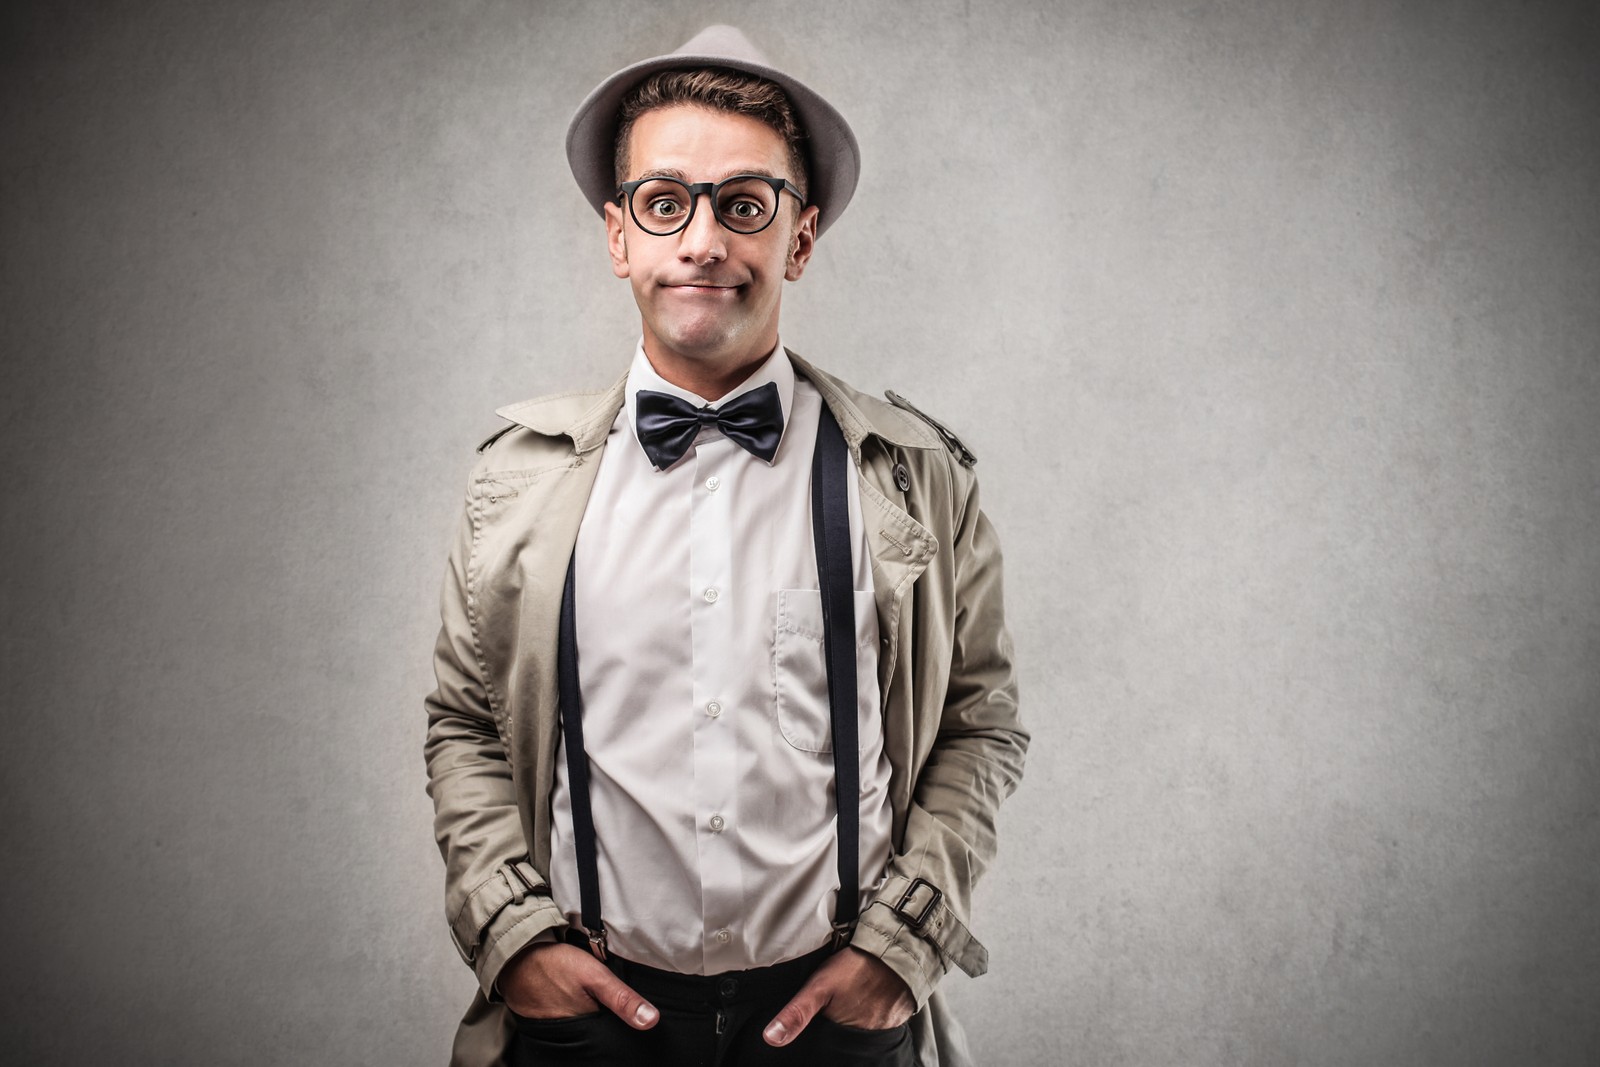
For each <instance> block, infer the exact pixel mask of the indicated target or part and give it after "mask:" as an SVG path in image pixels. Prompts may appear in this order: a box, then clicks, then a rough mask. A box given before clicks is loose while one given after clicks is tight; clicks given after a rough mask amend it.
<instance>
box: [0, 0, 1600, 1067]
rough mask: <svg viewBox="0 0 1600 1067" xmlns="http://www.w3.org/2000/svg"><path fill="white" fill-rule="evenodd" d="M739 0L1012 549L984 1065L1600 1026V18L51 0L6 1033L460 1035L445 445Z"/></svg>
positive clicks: (1553, 1034) (611, 349)
mask: <svg viewBox="0 0 1600 1067" xmlns="http://www.w3.org/2000/svg"><path fill="white" fill-rule="evenodd" d="M719 20H727V21H734V22H737V23H739V24H741V25H743V26H744V27H745V28H746V29H747V30H748V31H749V32H750V33H751V34H752V35H753V36H754V37H755V38H756V39H757V40H758V41H760V42H761V43H762V44H763V45H764V46H765V47H766V48H767V49H768V51H769V52H770V53H771V54H772V55H773V56H774V58H775V59H776V60H777V61H778V62H779V63H780V65H786V66H788V67H790V68H791V69H793V70H795V71H796V72H797V73H799V74H801V75H802V76H803V77H806V78H807V79H808V80H810V81H811V82H812V83H813V84H814V85H816V86H818V87H819V88H821V89H822V90H823V91H824V92H825V93H827V94H829V95H830V96H831V97H832V98H833V99H834V100H835V102H836V103H837V104H838V106H839V107H840V108H841V110H843V111H844V113H845V114H846V115H847V116H849V117H850V118H851V120H852V121H853V122H854V123H855V124H856V128H857V132H858V133H859V135H860V138H861V141H862V144H863V146H864V148H865V152H866V160H865V174H864V178H863V181H862V185H861V188H860V191H859V193H858V196H857V199H856V201H855V203H854V204H853V205H852V207H851V209H850V211H849V213H848V215H847V216H846V217H845V219H844V220H843V221H842V223H841V225H839V226H838V227H837V228H836V229H835V230H833V231H832V232H830V234H829V235H828V236H827V237H826V238H825V239H824V240H823V241H822V242H821V244H820V246H819V250H818V255H817V258H816V260H815V261H814V262H813V265H812V268H811V270H810V272H809V273H808V275H807V277H806V278H805V280H804V281H803V282H801V283H800V284H799V285H798V286H796V287H794V288H793V289H792V290H791V292H790V294H789V297H788V301H789V302H788V305H787V307H786V324H787V325H786V328H785V337H786V339H787V340H788V341H789V343H790V344H791V345H792V346H794V347H796V348H797V349H798V350H800V351H801V352H803V353H805V354H807V355H808V356H810V357H812V358H814V359H816V360H817V361H818V362H820V363H822V364H823V365H824V366H827V367H830V368H832V369H834V370H836V371H838V372H840V373H842V374H843V375H844V376H845V377H847V378H849V379H851V380H853V381H855V382H856V383H858V384H860V385H862V386H863V387H866V388H870V389H874V390H877V389H882V388H885V387H892V388H895V389H897V390H899V391H901V392H904V393H906V394H907V395H909V396H911V397H912V398H913V399H914V400H915V401H916V402H917V403H918V404H919V405H921V406H923V407H925V408H926V409H927V410H929V411H932V412H934V413H936V414H938V415H939V416H941V417H943V418H945V419H946V420H947V421H948V422H950V423H951V424H952V425H953V426H954V427H955V428H956V429H957V430H958V432H961V433H962V434H963V436H965V437H966V439H967V440H968V441H969V443H970V444H971V445H972V446H973V448H974V450H975V451H976V452H977V453H978V454H979V455H980V457H981V458H982V462H981V464H980V467H979V470H980V472H981V474H982V476H983V479H984V492H985V502H986V505H987V508H988V509H989V511H990V513H991V515H992V516H993V518H994V520H995V522H996V524H997V525H998V527H999V529H1000V531H1001V534H1002V537H1003V539H1004V541H1005V543H1006V546H1007V550H1008V556H1007V558H1008V576H1009V580H1010V610H1011V615H1012V618H1013V628H1014V631H1015V634H1016V638H1017V648H1018V652H1019V655H1020V657H1021V663H1022V682H1023V687H1024V698H1025V702H1026V712H1027V716H1028V719H1029V722H1030V724H1031V726H1032V727H1033V728H1034V730H1035V734H1036V740H1035V749H1034V754H1033V756H1032V759H1031V761H1030V769H1029V776H1028V779H1027V781H1026V782H1025V783H1024V786H1023V789H1022V791H1021V792H1020V793H1019V794H1018V796H1017V797H1016V798H1015V799H1014V801H1013V802H1012V803H1011V805H1010V806H1008V807H1007V809H1006V811H1005V813H1004V825H1003V830H1004V838H1003V842H1004V845H1003V847H1004V851H1003V854H1002V857H1001V861H1000V864H999V867H998V868H997V870H996V872H995V874H994V875H993V877H992V879H991V880H990V881H989V882H987V883H986V884H985V888H984V891H983V893H982V896H981V901H982V908H981V911H980V914H979V917H978V920H977V932H978V936H979V937H980V938H982V939H983V940H984V941H985V942H986V943H987V944H988V946H989V947H990V949H991V951H992V953H993V967H992V973H991V974H990V976H989V977H987V978H985V979H983V980H981V981H968V980H966V979H963V978H960V977H959V976H957V977H952V978H951V979H950V980H949V982H948V985H947V988H949V989H950V991H951V993H952V995H953V997H954V998H955V1000H956V1002H957V1004H958V1005H960V1006H961V1007H962V1008H963V1009H964V1011H965V1014H966V1019H967V1021H968V1025H969V1029H970V1033H971V1036H972V1039H973V1042H974V1045H975V1047H976V1048H978V1049H980V1050H983V1051H984V1052H985V1057H986V1060H987V1062H989V1063H993V1064H1000V1065H1012V1064H1016V1065H1022V1064H1038V1065H1053V1064H1060V1063H1073V1064H1087V1065H1098V1067H1113V1065H1152V1064H1185V1065H1188V1064H1218V1065H1221V1064H1262V1065H1269V1064H1270V1065H1277V1064H1328V1065H1352V1067H1354V1065H1371V1064H1429V1065H1431V1064H1439V1065H1446V1064H1449V1065H1460V1064H1511V1063H1517V1064H1522V1063H1540V1064H1589V1063H1594V1062H1597V1061H1600V1022H1597V1020H1600V978H1597V977H1596V974H1597V969H1600V904H1597V901H1600V597H1597V592H1600V525H1597V522H1600V416H1597V414H1596V412H1597V402H1600V341H1597V340H1596V336H1597V329H1600V301H1597V299H1596V294H1600V213H1597V211H1596V207H1595V205H1596V203H1597V202H1600V158H1597V157H1600V139H1597V134H1600V65H1597V64H1596V62H1595V57H1596V55H1597V54H1600V20H1597V18H1596V16H1595V14H1594V13H1593V9H1592V8H1590V7H1588V6H1587V5H1577V4H1570V5H1560V4H1540V3H1509V2H1508V3H1486V2H1477V3H1444V2H1414V3H1404V2H1400V0H1357V2H1352V3H1335V2H1332V0H1320V2H1307V3H1299V4H1293V3H1286V2H1270V0H1236V2H1226V0H1222V2H1214V3H1204V4H1188V3H1176V2H1170V0H1162V2H1151V3H1124V2H1113V0H1099V2H1096V0H1088V2H1084V3H1077V4H1072V5H1043V4H1021V3H998V2H997V3H987V4H967V3H958V2H955V0H938V2H934V3H929V4H923V5H917V6H916V7H914V8H913V7H909V6H907V7H891V6H889V5H873V4H864V3H849V2H842V0H822V2H817V3H812V4H809V5H801V4H794V3H775V2H769V0H746V2H742V3H722V2H708V3H692V4H691V3H658V4H642V3H620V2H614V0H613V2H600V3H581V4H580V3H566V4H529V3H521V4H519V3H512V2H509V0H502V2H481V3H477V2H455V3H434V2H422V0H405V2H395V3H384V4H377V3H359V2H355V0H335V2H327V3H311V2H308V0H283V2H275V3H259V4H256V3H249V4H247V3H235V4H214V3H185V2H179V0H146V2H143V3H138V4H132V3H100V4H90V3H84V4H77V5H71V6H70V7H69V6H68V5H53V4H41V3H31V4H30V3H12V4H8V5H6V6H5V9H4V14H0V55H3V74H0V86H3V88H0V118H3V145H0V183H3V184H0V191H3V214H0V220H3V223H0V225H3V229H0V309H3V315H0V345H3V352H4V360H3V366H0V383H3V388H0V411H3V419H4V424H3V425H4V447H3V451H0V479H3V482H0V484H3V491H4V500H5V509H4V520H3V527H0V546H3V549H4V551H3V557H0V558H3V560H4V564H3V568H4V570H3V579H0V581H3V585H0V589H3V593H4V606H5V611H4V642H3V645H0V667H3V678H0V694H3V701H4V711H3V714H4V725H5V727H6V734H5V737H6V739H5V742H4V746H3V750H4V753H5V757H4V771H3V777H0V782H3V785H0V811H3V812H4V839H3V847H4V852H3V855H4V863H3V868H4V875H3V881H0V886H3V888H0V960H3V961H4V963H3V965H0V982H3V985H0V1005H3V1007H0V1044H3V1046H4V1047H5V1048H6V1049H7V1053H6V1056H5V1058H6V1059H7V1060H8V1061H11V1062H17V1063H29V1064H78V1063H87V1062H99V1061H101V1060H111V1061H115V1062H122V1063H138V1064H202V1063H203V1064H233V1063H238V1064H304V1063H319V1064H320V1063H327V1064H366V1063H384V1064H430V1063H440V1062H443V1059H444V1056H445V1052H446V1049H447V1047H448V1042H449V1038H450V1032H451V1028H452V1025H453V1020H454V1019H455V1017H456V1016H457V1014H458V1013H459V1010H460V1008H461V1007H462V1006H463V1005H464V1003H465V1001H466V999H467V997H468V995H469V993H470V988H471V981H470V978H469V976H468V973H467V971H466V969H465V968H463V967H462V966H461V965H460V964H459V962H458V961H457V960H456V958H455V956H454V953H453V951H452V950H451V948H450V947H449V944H448V942H447V940H446V934H445V930H444V926H443V923H442V922H441V914H440V896H439V889H440V863H439V860H438V857H437V853H436V852H435V850H434V846H433V844H432V840H431V834H430V823H429V820H430V814H431V809H430V807H429V804H428V802H427V799H426V798H425V797H424V795H423V793H422V767H421V758H420V744H421V737H422V728H423V716H422V709H421V698H422V696H423V694H424V693H425V692H427V690H428V689H429V688H430V687H431V678H430V673H429V649H430V647H431V641H432V636H433V630H434V627H435V625H436V623H435V614H434V612H435V606H434V600H435V594H436V590H437V587H438V582H439V579H440V577H441V574H442V562H443V553H444V549H445V545H446V541H447V536H448V531H449V529H450V526H451V523H452V521H453V518H454V513H455V507H456V504H457V501H458V499H459V495H460V489H461V485H462V478H463V476H464V474H465V472H466V469H467V467H468V466H469V464H470V462H471V460H472V448H473V446H474V445H475V444H476V443H477V441H478V440H479V439H480V437H481V436H483V435H485V434H487V433H488V432H489V431H490V430H492V429H493V428H495V427H496V426H497V425H498V421H497V420H496V419H494V418H493V416H492V415H491V411H492V409H493V408H494V407H495V406H497V405H498V404H500V403H504V402H507V401H509V400H512V399H519V398H521V397H525V396H530V395H533V394H536V393H539V392H544V391H549V390H555V389H562V388H571V387H579V386H584V385H590V384H595V383H603V382H607V381H609V380H611V378H612V376H613V375H615V374H616V373H618V372H619V371H620V369H621V368H622V366H623V365H624V362H625V360H626V357H627V350H628V346H629V345H630V344H631V341H632V338H633V336H634V334H635V331H636V329H637V321H636V319H635V317H634V313H633V309H632V305H631V302H630V300H629V297H628V294H627V289H626V287H625V285H623V283H620V282H617V281H615V280H614V279H613V278H611V276H610V274H609V271H608V270H607V267H606V260H605V255H604V250H603V247H602V241H601V238H600V229H599V224H598V222H597V221H596V220H595V219H594V218H593V217H592V216H590V215H588V214H587V213H586V209H585V207H584V205H583V203H582V201H581V199H580V197H579V196H578V194H577V191H576V188H575V186H574V185H573V183H572V181H571V179H570V177H569V175H568V173H567V171H566V167H565V162H564V158H563V156H562V150H561V145H562V136H563V133H564V129H565V124H566V121H567V118H568V116H569V115H570V113H571V111H572V109H573V107H574V106H575V105H576V103H577V102H578V100H580V99H581V98H582V96H583V95H584V93H586V92H587V90H588V89H589V88H590V87H591V86H592V85H593V84H594V83H595V82H597V81H598V80H599V79H600V78H601V77H603V76H604V75H606V74H607V73H609V72H610V71H611V70H613V69H615V68H616V67H618V66H620V65H622V64H623V63H625V62H627V61H631V60H633V59H636V58H641V57H643V56H646V55H650V54H654V53H656V52H659V51H662V50H665V49H666V48H668V47H670V46H672V45H675V44H676V43H677V42H679V41H681V40H683V39H684V38H686V37H687V36H689V34H690V33H692V32H693V31H694V30H696V29H698V28H699V27H700V26H701V25H703V24H704V23H706V22H710V21H719Z"/></svg>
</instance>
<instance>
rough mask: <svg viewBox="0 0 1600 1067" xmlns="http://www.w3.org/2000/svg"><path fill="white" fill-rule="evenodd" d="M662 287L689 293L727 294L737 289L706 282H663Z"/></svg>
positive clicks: (731, 286) (736, 287)
mask: <svg viewBox="0 0 1600 1067" xmlns="http://www.w3.org/2000/svg"><path fill="white" fill-rule="evenodd" d="M663 285H664V286H665V287H666V288H668V289H681V290H684V291H687V292H690V293H727V292H732V291H733V290H735V289H738V288H739V287H738V286H737V285H721V284H718V283H716V282H706V281H693V282H665V283H663Z"/></svg>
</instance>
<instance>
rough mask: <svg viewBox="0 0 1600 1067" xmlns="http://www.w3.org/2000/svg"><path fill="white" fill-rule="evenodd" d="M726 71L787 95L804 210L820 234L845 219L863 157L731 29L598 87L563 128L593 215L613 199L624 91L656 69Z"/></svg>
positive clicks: (814, 102)
mask: <svg viewBox="0 0 1600 1067" xmlns="http://www.w3.org/2000/svg"><path fill="white" fill-rule="evenodd" d="M697 67H728V68H731V69H733V70H740V71H744V72H745V73H747V74H754V75H756V76H757V77H761V78H766V79H767V80H769V81H772V82H776V83H777V84H778V85H779V86H781V87H782V89H783V91H784V92H785V93H787V94H788V95H789V102H790V103H791V104H792V105H793V106H794V109H795V113H796V116H797V117H798V118H799V119H800V125H801V126H802V127H804V128H805V133H806V157H807V160H808V162H809V163H810V167H811V182H810V188H809V189H807V190H806V195H807V201H806V202H807V203H810V204H815V205H817V208H818V211H819V213H820V214H819V218H818V219H817V233H818V234H819V235H820V234H821V233H822V231H824V230H826V229H827V228H828V227H829V226H831V225H832V224H833V220H834V219H836V218H838V217H839V216H840V215H841V214H842V213H843V212H844V208H845V205H846V204H848V203H849V202H850V197H851V195H852V194H854V193H855V191H856V179H857V178H858V177H860V174H861V150H860V148H859V147H858V146H857V145H856V135H855V134H854V133H852V132H851V130H850V124H849V123H848V122H846V121H845V120H844V116H843V115H841V114H839V112H837V111H836V110H834V108H833V105H832V104H830V103H828V102H827V101H826V100H824V99H822V97H820V96H818V95H817V94H816V93H815V92H813V91H812V90H811V89H810V88H809V87H807V86H806V85H805V83H803V82H801V81H798V80H797V79H795V78H793V77H791V76H789V75H787V74H785V73H783V71H781V70H775V69H773V67H772V65H771V64H770V63H769V62H768V61H767V57H766V56H764V55H762V54H761V51H760V49H758V48H756V46H755V45H753V44H751V43H750V39H749V38H748V37H746V36H745V35H744V34H743V33H741V32H739V31H738V30H737V29H735V28H734V27H732V26H707V27H706V28H705V29H703V30H701V31H700V32H699V33H697V34H695V35H694V36H693V37H691V38H690V39H689V40H688V41H687V42H685V43H684V45H683V46H682V47H681V48H679V49H678V50H677V51H676V52H670V53H668V54H667V55H664V56H656V57H655V58H654V59H645V60H641V61H640V62H638V63H634V64H632V65H630V66H626V67H623V68H622V69H621V70H619V71H617V72H616V73H615V74H613V75H611V77H609V78H607V79H606V80H605V81H603V82H601V83H600V84H599V85H598V86H596V87H595V90H594V92H592V93H590V94H589V95H588V97H587V98H585V100H584V101H583V103H581V104H579V105H578V112H577V114H575V115H573V116H572V125H570V126H568V127H567V162H568V163H569V164H570V165H571V166H572V174H573V177H575V178H577V179H578V186H579V188H581V189H582V190H583V195H584V196H585V197H586V198H587V199H588V201H589V203H590V204H591V205H593V207H594V209H595V210H596V211H598V212H600V213H601V214H604V208H605V205H606V204H607V203H608V202H610V201H612V200H614V199H615V198H616V195H617V175H616V169H615V168H616V164H615V162H614V157H615V152H616V139H617V112H618V111H619V110H620V108H621V106H622V98H623V97H624V96H626V95H627V94H628V90H629V89H632V88H633V87H634V86H635V85H638V84H639V83H640V82H641V81H643V80H644V79H645V78H647V77H649V76H650V75H652V74H654V73H656V72H657V71H661V70H692V69H695V68H697Z"/></svg>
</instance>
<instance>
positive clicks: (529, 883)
mask: <svg viewBox="0 0 1600 1067" xmlns="http://www.w3.org/2000/svg"><path fill="white" fill-rule="evenodd" d="M549 893H550V889H549V887H548V886H547V885H545V881H544V879H543V878H541V877H539V872H538V871H536V870H534V869H533V864H531V863H529V862H527V861H526V860H518V861H516V862H515V863H507V864H505V865H504V866H502V867H501V868H500V869H499V870H497V871H495V872H494V873H493V874H491V875H490V876H489V877H488V878H485V879H484V880H483V881H482V882H481V883H479V885H478V887H477V888H476V889H474V890H473V891H472V892H471V893H469V894H467V899H466V900H464V901H463V902H462V904H461V907H460V908H458V909H457V910H456V914H455V917H454V918H452V919H451V920H450V935H451V940H452V941H454V942H455V946H456V951H457V952H458V953H460V954H461V958H462V959H463V960H464V961H466V962H467V963H468V964H469V965H470V964H473V963H475V962H476V961H477V958H478V947H479V943H480V941H481V940H482V937H483V931H484V928H485V927H487V926H488V925H489V923H491V922H492V921H494V917H495V916H496V915H498V914H500V909H501V908H504V907H505V906H506V905H507V904H521V903H522V902H523V901H524V900H525V899H527V898H528V897H529V896H531V895H535V894H543V895H545V896H548V895H549Z"/></svg>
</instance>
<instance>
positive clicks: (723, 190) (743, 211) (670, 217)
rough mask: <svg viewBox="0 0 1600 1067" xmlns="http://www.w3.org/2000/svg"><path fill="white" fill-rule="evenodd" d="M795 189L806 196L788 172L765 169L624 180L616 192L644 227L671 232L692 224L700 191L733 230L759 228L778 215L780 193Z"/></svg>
mask: <svg viewBox="0 0 1600 1067" xmlns="http://www.w3.org/2000/svg"><path fill="white" fill-rule="evenodd" d="M784 193H793V194H794V197H795V199H796V200H798V201H800V204H801V206H802V207H804V206H805V202H806V199H805V197H803V196H801V195H800V190H799V189H798V188H796V187H795V184H794V183H793V182H791V181H790V180H789V179H788V178H769V177H767V176H766V175H764V174H735V175H734V176H733V177H731V178H724V179H722V180H721V181H720V182H715V183H713V182H696V183H694V184H693V185H690V184H689V183H687V182H680V181H679V180H678V179H676V178H640V179H638V180H637V181H631V182H623V183H622V186H621V189H620V191H619V192H618V193H617V196H618V198H619V199H622V200H626V201H627V202H628V213H629V214H631V215H632V216H633V221H634V222H637V223H638V224H639V228H640V229H641V230H643V231H644V232H645V233H649V234H654V235H655V236H657V237H668V236H671V235H672V234H675V233H677V232H678V231H679V230H682V229H683V228H684V227H685V226H687V225H689V220H690V219H692V218H694V208H695V204H696V203H697V202H698V201H699V199H700V197H701V195H702V194H705V195H708V196H710V197H711V213H712V214H713V215H715V216H716V217H717V221H718V222H720V223H722V225H724V226H726V227H727V228H728V229H730V230H732V231H733V232H734V233H744V234H751V233H760V232H761V231H762V230H764V229H766V228H767V227H768V226H771V225H772V220H773V219H774V218H776V217H777V215H778V198H779V197H780V196H781V195H782V194H784Z"/></svg>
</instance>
